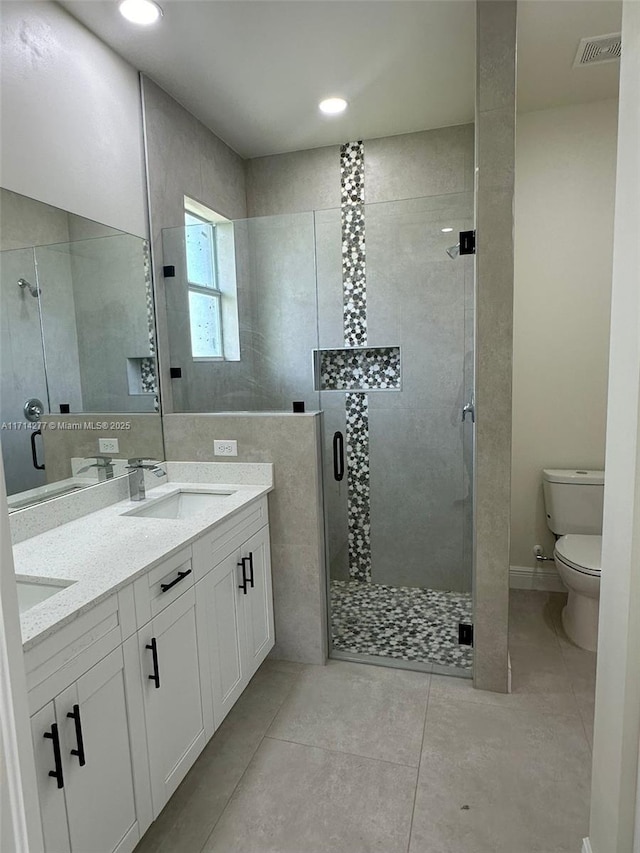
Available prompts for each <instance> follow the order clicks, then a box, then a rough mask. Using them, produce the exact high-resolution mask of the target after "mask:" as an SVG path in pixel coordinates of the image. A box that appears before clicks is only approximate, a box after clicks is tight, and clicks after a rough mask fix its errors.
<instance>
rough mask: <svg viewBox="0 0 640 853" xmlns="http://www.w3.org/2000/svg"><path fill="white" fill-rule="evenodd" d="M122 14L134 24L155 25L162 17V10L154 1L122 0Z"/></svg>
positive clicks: (120, 6)
mask: <svg viewBox="0 0 640 853" xmlns="http://www.w3.org/2000/svg"><path fill="white" fill-rule="evenodd" d="M118 9H119V10H120V14H121V15H122V16H123V17H124V18H126V19H127V21H131V23H132V24H155V22H156V21H157V20H158V18H161V17H162V14H163V13H162V9H161V8H160V6H158V4H157V3H154V2H153V0H122V2H121V3H120V5H119V6H118Z"/></svg>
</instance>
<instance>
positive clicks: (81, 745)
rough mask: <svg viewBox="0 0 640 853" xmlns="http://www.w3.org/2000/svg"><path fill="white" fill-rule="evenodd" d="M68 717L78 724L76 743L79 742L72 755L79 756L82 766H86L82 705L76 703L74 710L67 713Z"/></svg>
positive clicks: (79, 762)
mask: <svg viewBox="0 0 640 853" xmlns="http://www.w3.org/2000/svg"><path fill="white" fill-rule="evenodd" d="M67 717H69V718H70V719H72V720H73V721H74V722H75V725H76V743H77V744H78V747H77V749H72V750H71V755H77V756H78V764H79V765H80V767H84V765H85V764H86V763H87V762H86V760H85V757H84V740H83V739H82V723H81V722H80V705H74V706H73V711H70V712H69V713H68V714H67Z"/></svg>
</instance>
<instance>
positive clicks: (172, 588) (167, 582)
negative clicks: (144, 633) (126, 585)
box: [133, 548, 194, 628]
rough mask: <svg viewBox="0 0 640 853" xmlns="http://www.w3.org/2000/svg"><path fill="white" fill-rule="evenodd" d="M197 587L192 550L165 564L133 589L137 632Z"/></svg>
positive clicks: (136, 582)
mask: <svg viewBox="0 0 640 853" xmlns="http://www.w3.org/2000/svg"><path fill="white" fill-rule="evenodd" d="M193 584H194V572H193V567H192V563H191V548H183V549H182V551H178V553H177V554H174V555H173V557H169V559H168V560H164V561H163V562H162V563H160V564H159V565H157V566H156V567H155V568H153V569H151V570H150V571H148V572H147V573H146V574H145V575H143V576H142V577H140V578H138V580H137V581H135V583H134V585H133V592H134V597H135V602H136V619H137V622H138V628H141V627H142V626H143V625H146V624H147V622H148V621H149V620H150V619H153V617H154V616H157V615H158V613H160V612H161V611H163V610H164V609H165V607H168V606H169V604H171V603H172V602H174V601H175V600H176V598H178V597H179V596H181V595H182V593H183V592H186V591H187V590H188V589H189V587H192V586H193Z"/></svg>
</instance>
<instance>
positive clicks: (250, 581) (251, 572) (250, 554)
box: [249, 551, 255, 589]
mask: <svg viewBox="0 0 640 853" xmlns="http://www.w3.org/2000/svg"><path fill="white" fill-rule="evenodd" d="M249 583H250V584H251V589H253V587H254V586H255V584H254V582H253V551H249Z"/></svg>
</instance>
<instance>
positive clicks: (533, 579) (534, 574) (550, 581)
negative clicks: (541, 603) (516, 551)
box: [509, 563, 566, 592]
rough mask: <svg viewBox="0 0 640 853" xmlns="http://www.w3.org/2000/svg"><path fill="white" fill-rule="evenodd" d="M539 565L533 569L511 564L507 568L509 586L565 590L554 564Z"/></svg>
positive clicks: (512, 587) (549, 590)
mask: <svg viewBox="0 0 640 853" xmlns="http://www.w3.org/2000/svg"><path fill="white" fill-rule="evenodd" d="M547 565H549V566H550V568H546V567H543V566H541V567H540V568H538V567H537V566H536V568H535V569H532V568H529V567H527V566H511V568H510V569H509V586H510V587H511V589H537V590H541V591H542V592H566V589H565V586H564V584H563V583H562V581H561V580H560V575H559V574H558V572H557V569H556V568H555V566H551V565H550V564H549V563H547Z"/></svg>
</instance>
